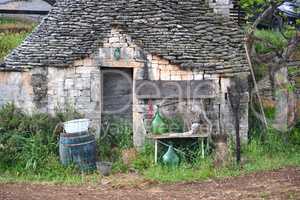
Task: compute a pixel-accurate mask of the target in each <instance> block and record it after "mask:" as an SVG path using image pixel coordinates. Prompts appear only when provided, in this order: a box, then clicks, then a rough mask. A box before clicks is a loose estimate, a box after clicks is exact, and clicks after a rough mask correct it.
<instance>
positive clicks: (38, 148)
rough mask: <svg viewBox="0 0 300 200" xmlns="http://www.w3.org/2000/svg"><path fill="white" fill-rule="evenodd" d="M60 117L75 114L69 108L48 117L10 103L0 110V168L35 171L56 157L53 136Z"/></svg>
mask: <svg viewBox="0 0 300 200" xmlns="http://www.w3.org/2000/svg"><path fill="white" fill-rule="evenodd" d="M64 116H68V117H70V116H78V113H77V112H74V111H72V112H71V111H70V110H69V113H64V114H63V115H61V113H60V115H59V117H58V116H51V115H48V114H43V113H34V114H30V115H29V114H26V113H25V112H23V111H22V110H21V109H19V108H17V107H16V106H15V105H13V104H7V105H5V106H3V107H2V108H1V109H0V166H1V167H0V171H2V172H3V171H7V170H8V171H15V172H19V173H31V174H39V173H41V172H44V170H45V168H47V167H48V165H49V159H51V160H53V158H56V159H57V160H58V137H57V136H56V135H53V131H54V129H55V127H56V125H57V124H58V123H60V122H62V121H61V120H63V119H64Z"/></svg>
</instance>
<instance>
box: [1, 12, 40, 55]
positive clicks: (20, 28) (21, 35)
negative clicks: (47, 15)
mask: <svg viewBox="0 0 300 200" xmlns="http://www.w3.org/2000/svg"><path fill="white" fill-rule="evenodd" d="M34 26H35V24H33V23H29V22H24V21H20V20H16V19H12V18H4V17H0V60H2V59H3V58H4V57H5V56H6V55H7V54H8V53H9V52H11V50H12V49H14V48H16V47H17V46H18V45H20V44H21V43H22V41H23V40H24V39H25V38H26V36H27V35H28V34H29V33H30V32H31V31H32V30H33V28H34Z"/></svg>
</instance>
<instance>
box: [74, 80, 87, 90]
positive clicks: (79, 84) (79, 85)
mask: <svg viewBox="0 0 300 200" xmlns="http://www.w3.org/2000/svg"><path fill="white" fill-rule="evenodd" d="M90 88H91V81H90V79H89V78H77V79H76V82H75V89H79V90H84V89H90Z"/></svg>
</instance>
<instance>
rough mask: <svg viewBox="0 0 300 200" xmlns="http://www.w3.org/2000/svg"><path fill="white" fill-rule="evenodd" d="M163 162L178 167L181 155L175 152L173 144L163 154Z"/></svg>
mask: <svg viewBox="0 0 300 200" xmlns="http://www.w3.org/2000/svg"><path fill="white" fill-rule="evenodd" d="M162 161H163V164H164V165H166V166H169V167H176V166H178V165H179V157H178V155H177V154H176V153H175V151H174V148H173V146H169V149H168V151H167V153H165V155H164V156H163V160H162Z"/></svg>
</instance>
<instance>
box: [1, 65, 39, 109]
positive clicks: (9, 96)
mask: <svg viewBox="0 0 300 200" xmlns="http://www.w3.org/2000/svg"><path fill="white" fill-rule="evenodd" d="M31 78H32V73H31V72H29V71H27V72H0V106H3V105H5V104H6V103H8V102H13V103H14V104H16V105H17V106H18V107H20V108H23V109H24V110H27V111H33V110H34V108H35V106H34V104H33V98H34V97H33V94H34V92H33V88H32V85H31Z"/></svg>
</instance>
